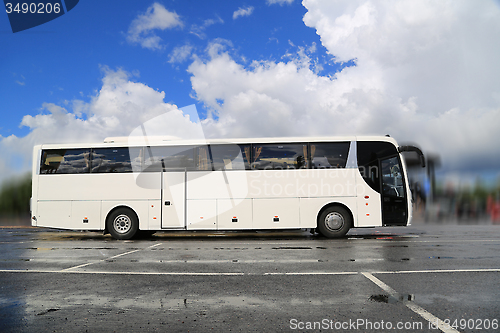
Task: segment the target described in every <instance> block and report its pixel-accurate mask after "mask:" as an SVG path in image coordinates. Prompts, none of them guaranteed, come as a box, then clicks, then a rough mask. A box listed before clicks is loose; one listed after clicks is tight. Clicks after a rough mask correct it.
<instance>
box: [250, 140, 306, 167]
mask: <svg viewBox="0 0 500 333" xmlns="http://www.w3.org/2000/svg"><path fill="white" fill-rule="evenodd" d="M252 159H253V162H252V169H254V170H282V169H305V168H307V144H295V143H293V144H290V143H284V144H278V143H272V144H255V145H253V157H252Z"/></svg>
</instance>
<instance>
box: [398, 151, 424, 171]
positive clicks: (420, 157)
mask: <svg viewBox="0 0 500 333" xmlns="http://www.w3.org/2000/svg"><path fill="white" fill-rule="evenodd" d="M405 151H414V152H416V153H417V154H418V157H419V159H420V166H421V167H422V168H425V157H424V153H422V151H421V150H420V148H418V147H415V146H399V147H398V152H400V153H402V152H405Z"/></svg>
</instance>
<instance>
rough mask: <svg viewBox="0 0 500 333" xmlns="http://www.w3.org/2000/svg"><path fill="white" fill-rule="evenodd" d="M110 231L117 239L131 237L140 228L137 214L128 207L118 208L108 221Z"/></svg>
mask: <svg viewBox="0 0 500 333" xmlns="http://www.w3.org/2000/svg"><path fill="white" fill-rule="evenodd" d="M107 224H108V225H107V226H108V231H109V233H110V234H111V236H113V238H115V239H131V238H132V237H134V236H135V234H136V233H137V230H138V229H139V220H138V219H137V215H135V213H134V212H133V211H132V210H131V209H128V208H118V209H117V210H115V211H114V212H112V213H111V214H110V215H109V217H108V221H107Z"/></svg>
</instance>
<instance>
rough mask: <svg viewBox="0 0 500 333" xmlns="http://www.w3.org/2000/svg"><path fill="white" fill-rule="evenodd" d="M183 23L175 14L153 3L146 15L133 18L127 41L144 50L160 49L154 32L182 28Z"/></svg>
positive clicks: (158, 38)
mask: <svg viewBox="0 0 500 333" xmlns="http://www.w3.org/2000/svg"><path fill="white" fill-rule="evenodd" d="M182 26H183V23H182V21H181V19H180V17H179V15H177V13H175V12H170V11H168V10H167V9H165V7H163V6H162V5H161V4H159V3H157V2H155V3H154V4H152V5H151V6H149V8H148V9H147V10H146V13H144V14H141V15H139V16H138V17H137V18H135V19H134V20H133V21H132V23H131V24H130V27H129V29H128V33H127V40H128V41H129V42H131V43H138V44H140V45H141V46H142V47H144V48H148V49H152V50H155V49H161V48H162V46H161V38H160V37H159V36H157V35H156V34H155V30H165V29H171V28H175V27H182Z"/></svg>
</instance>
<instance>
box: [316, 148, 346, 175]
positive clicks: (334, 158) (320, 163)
mask: <svg viewBox="0 0 500 333" xmlns="http://www.w3.org/2000/svg"><path fill="white" fill-rule="evenodd" d="M349 146H350V143H349V142H319V143H311V161H312V164H311V167H312V168H313V169H332V168H334V169H336V168H345V166H346V164H347V155H348V154H349Z"/></svg>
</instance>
